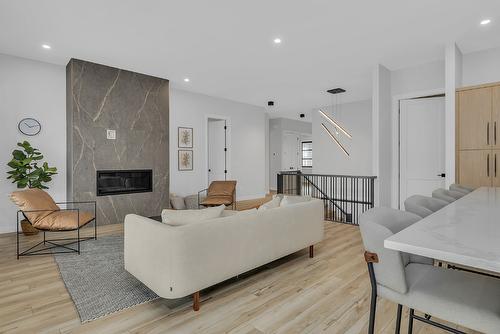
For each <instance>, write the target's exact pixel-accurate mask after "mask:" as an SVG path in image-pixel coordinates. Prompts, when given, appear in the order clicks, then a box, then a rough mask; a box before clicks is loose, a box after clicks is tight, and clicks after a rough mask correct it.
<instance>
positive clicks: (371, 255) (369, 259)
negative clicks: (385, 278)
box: [365, 252, 466, 334]
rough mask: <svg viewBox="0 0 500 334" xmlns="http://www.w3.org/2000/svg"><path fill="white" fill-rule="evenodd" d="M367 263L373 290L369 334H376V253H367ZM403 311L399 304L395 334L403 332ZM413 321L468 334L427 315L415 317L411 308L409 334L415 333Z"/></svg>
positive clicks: (455, 332) (458, 333)
mask: <svg viewBox="0 0 500 334" xmlns="http://www.w3.org/2000/svg"><path fill="white" fill-rule="evenodd" d="M365 261H366V263H367V265H368V275H369V276H370V284H371V288H372V292H371V300H370V318H369V319H370V320H369V323H368V334H374V333H375V314H376V311H377V280H376V278H375V270H374V269H373V264H374V263H378V256H377V254H375V253H370V252H365ZM402 311H403V305H401V304H398V309H397V315H396V330H395V333H396V334H399V333H400V330H401V314H402ZM413 320H418V321H421V322H423V323H426V324H428V325H431V326H434V327H437V328H440V329H443V330H445V331H448V332H450V333H454V334H466V333H464V332H462V331H459V330H458V329H455V328H451V327H449V326H446V325H444V324H441V323H439V322H436V321H433V320H431V316H430V315H428V314H425V315H424V316H423V317H421V316H418V315H415V310H414V309H412V308H410V313H409V316H408V334H412V333H413Z"/></svg>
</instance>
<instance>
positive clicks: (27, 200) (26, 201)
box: [10, 189, 97, 259]
mask: <svg viewBox="0 0 500 334" xmlns="http://www.w3.org/2000/svg"><path fill="white" fill-rule="evenodd" d="M10 198H11V200H12V201H13V202H14V203H15V204H16V205H17V206H18V207H19V210H18V211H17V228H16V230H17V258H18V259H19V257H20V256H27V255H44V254H56V253H73V252H76V253H78V254H80V242H81V241H85V240H89V239H97V219H96V202H95V201H84V202H58V203H56V202H54V200H53V199H52V197H50V195H49V194H48V193H46V192H45V191H43V190H41V189H28V190H21V191H15V192H13V193H12V194H11V195H10ZM58 204H59V205H64V206H66V208H63V209H61V208H60V207H59V206H58ZM80 204H93V206H94V212H93V213H90V212H86V211H80V209H79V208H78V207H77V206H78V205H80ZM68 206H69V207H68ZM20 214H22V216H24V219H26V220H27V221H28V222H29V223H30V224H31V226H33V227H34V228H35V229H37V230H40V231H42V232H43V241H40V242H39V243H38V244H36V245H35V246H33V247H31V248H29V249H27V250H25V251H22V252H20V251H19V233H20V232H19V224H20V219H19V218H20ZM92 221H93V222H94V235H93V236H92V237H81V236H80V229H81V228H82V227H84V226H85V225H87V224H88V223H90V222H92ZM68 231H76V232H77V237H76V238H63V239H54V240H47V239H46V237H45V233H46V232H68ZM61 241H62V242H64V243H59V242H61ZM74 243H76V244H77V245H76V248H73V247H74V246H73V247H69V245H71V244H74ZM47 244H48V246H46V247H44V248H40V247H39V246H41V245H44V246H45V245H47ZM53 248H64V249H65V250H64V251H53V252H52V251H51V249H53Z"/></svg>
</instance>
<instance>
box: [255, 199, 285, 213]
mask: <svg viewBox="0 0 500 334" xmlns="http://www.w3.org/2000/svg"><path fill="white" fill-rule="evenodd" d="M280 202H281V198H280V197H279V196H276V197H274V198H273V199H272V200H270V201H269V202H267V203H264V204H262V205H261V206H259V211H262V210H268V209H274V208H277V207H279V206H280Z"/></svg>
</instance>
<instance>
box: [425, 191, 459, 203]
mask: <svg viewBox="0 0 500 334" xmlns="http://www.w3.org/2000/svg"><path fill="white" fill-rule="evenodd" d="M463 196H465V194H463V193H460V192H458V191H451V190H446V189H443V188H439V189H436V190H434V191H433V192H432V197H434V198H437V199H440V200H443V201H446V202H448V203H452V202H455V201H456V200H457V199H460V198H462V197H463Z"/></svg>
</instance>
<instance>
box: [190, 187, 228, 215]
mask: <svg viewBox="0 0 500 334" xmlns="http://www.w3.org/2000/svg"><path fill="white" fill-rule="evenodd" d="M204 191H205V192H206V191H208V188H205V189H203V190H200V191H198V209H199V208H200V207H201V206H203V205H202V204H201V203H200V194H201V193H202V192H204ZM231 207H232V209H233V210H236V189H235V190H234V193H233V203H232V204H231Z"/></svg>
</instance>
